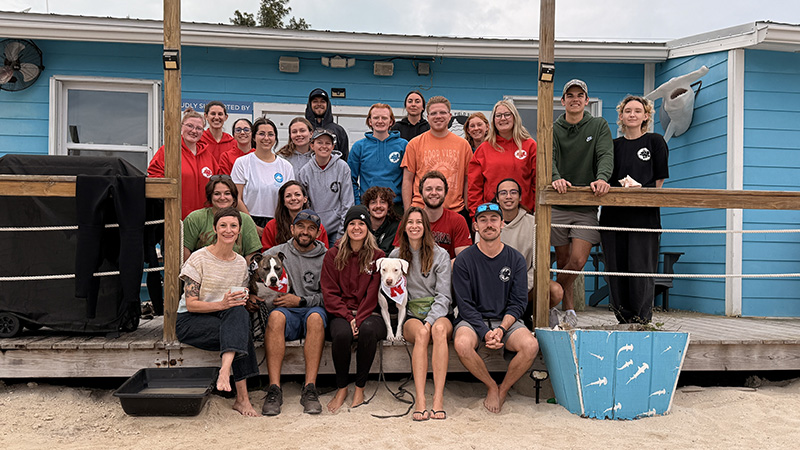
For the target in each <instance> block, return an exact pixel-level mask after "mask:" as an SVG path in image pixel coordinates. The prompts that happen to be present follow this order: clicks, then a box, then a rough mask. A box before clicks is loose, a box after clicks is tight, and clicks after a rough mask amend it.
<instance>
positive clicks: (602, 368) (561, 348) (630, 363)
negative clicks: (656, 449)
mask: <svg viewBox="0 0 800 450" xmlns="http://www.w3.org/2000/svg"><path fill="white" fill-rule="evenodd" d="M536 338H537V339H538V340H539V346H540V348H541V349H542V355H543V356H544V361H545V364H546V365H547V370H548V372H549V373H550V380H551V382H552V384H553V391H554V392H555V394H556V399H557V400H558V403H559V404H561V405H563V406H564V407H565V408H567V410H569V412H571V413H573V414H579V415H580V416H582V417H592V418H596V419H638V418H640V417H648V416H658V415H663V414H667V413H668V412H669V410H670V407H671V406H672V397H673V395H674V393H675V386H676V385H677V383H678V375H680V372H681V367H682V366H683V358H684V356H685V355H686V348H687V347H688V345H689V333H677V332H667V331H609V330H580V329H579V330H569V331H565V330H550V329H547V328H537V329H536Z"/></svg>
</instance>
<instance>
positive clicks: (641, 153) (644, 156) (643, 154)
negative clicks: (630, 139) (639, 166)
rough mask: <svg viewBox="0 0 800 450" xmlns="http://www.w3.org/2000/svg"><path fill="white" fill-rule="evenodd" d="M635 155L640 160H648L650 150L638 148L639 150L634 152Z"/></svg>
mask: <svg viewBox="0 0 800 450" xmlns="http://www.w3.org/2000/svg"><path fill="white" fill-rule="evenodd" d="M636 156H638V157H639V159H641V160H642V161H650V150H648V149H647V148H640V149H639V151H638V152H636Z"/></svg>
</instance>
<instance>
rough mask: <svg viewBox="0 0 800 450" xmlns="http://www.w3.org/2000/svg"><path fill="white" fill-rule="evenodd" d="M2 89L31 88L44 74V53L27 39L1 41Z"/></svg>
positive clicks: (0, 78) (0, 69)
mask: <svg viewBox="0 0 800 450" xmlns="http://www.w3.org/2000/svg"><path fill="white" fill-rule="evenodd" d="M0 55H2V57H3V66H2V67H0V89H2V90H5V91H21V90H23V89H27V88H29V87H30V86H31V85H32V84H33V83H35V82H36V80H37V79H38V78H39V75H41V74H42V70H44V66H43V65H42V51H41V50H39V47H37V46H36V44H34V43H33V42H31V41H28V40H26V39H5V40H3V41H0Z"/></svg>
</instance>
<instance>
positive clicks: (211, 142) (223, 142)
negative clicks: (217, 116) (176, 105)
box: [200, 129, 236, 161]
mask: <svg viewBox="0 0 800 450" xmlns="http://www.w3.org/2000/svg"><path fill="white" fill-rule="evenodd" d="M200 142H202V143H203V144H204V145H205V146H206V149H208V151H209V152H211V154H212V155H214V160H215V161H219V157H220V156H222V154H223V153H225V152H227V151H228V150H230V149H231V147H236V140H234V139H233V136H231V135H230V134H228V133H225V132H223V133H222V137H221V138H220V140H219V142H217V140H216V139H214V136H213V135H211V130H210V129H206V130H205V131H203V135H202V136H200Z"/></svg>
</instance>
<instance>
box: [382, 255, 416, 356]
mask: <svg viewBox="0 0 800 450" xmlns="http://www.w3.org/2000/svg"><path fill="white" fill-rule="evenodd" d="M375 266H376V268H377V269H378V271H379V272H380V274H381V288H380V290H379V291H378V304H379V305H380V306H381V315H382V316H383V321H384V322H386V340H387V341H402V340H403V332H402V327H403V322H404V321H405V319H406V303H408V291H407V290H406V274H407V273H408V261H406V260H404V259H400V258H379V259H378V260H377V261H375ZM388 299H391V300H393V301H394V302H395V303H397V328H396V331H395V332H394V333H392V321H391V319H390V318H389V302H388Z"/></svg>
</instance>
